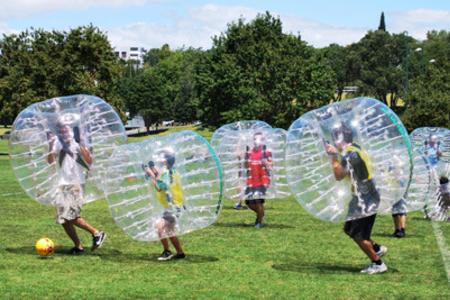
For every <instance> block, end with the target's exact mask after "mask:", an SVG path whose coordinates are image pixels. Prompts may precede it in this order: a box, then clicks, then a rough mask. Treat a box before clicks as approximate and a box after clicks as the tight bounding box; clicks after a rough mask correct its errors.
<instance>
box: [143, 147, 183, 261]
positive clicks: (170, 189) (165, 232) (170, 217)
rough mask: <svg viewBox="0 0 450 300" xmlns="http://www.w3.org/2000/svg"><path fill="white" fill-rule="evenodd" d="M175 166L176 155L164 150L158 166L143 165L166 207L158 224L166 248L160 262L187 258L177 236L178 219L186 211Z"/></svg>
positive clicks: (152, 164)
mask: <svg viewBox="0 0 450 300" xmlns="http://www.w3.org/2000/svg"><path fill="white" fill-rule="evenodd" d="M174 165H175V155H174V153H173V152H172V151H169V150H163V151H162V152H161V153H160V154H159V156H158V158H157V163H156V165H155V163H154V162H153V161H149V162H148V165H147V166H145V165H143V169H144V171H145V174H146V177H147V178H149V179H150V180H151V181H152V183H153V185H154V187H155V189H156V196H157V197H158V200H159V202H160V203H161V205H162V206H163V207H164V212H163V215H162V217H161V219H160V220H158V222H157V223H156V228H157V230H158V235H159V237H160V238H161V243H162V245H163V247H164V251H163V252H162V254H161V256H160V257H158V260H162V261H165V260H170V259H183V258H185V257H186V255H185V254H184V252H183V249H182V248H181V243H180V241H179V239H178V238H177V236H176V235H175V225H176V222H177V219H178V217H179V216H180V213H181V211H182V209H184V205H183V201H184V198H183V191H182V189H181V180H180V175H179V174H178V172H177V171H176V169H175V167H174ZM169 240H170V241H171V242H172V244H173V246H174V247H175V250H176V254H175V255H173V254H172V252H171V251H170V247H169Z"/></svg>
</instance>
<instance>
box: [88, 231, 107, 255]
mask: <svg viewBox="0 0 450 300" xmlns="http://www.w3.org/2000/svg"><path fill="white" fill-rule="evenodd" d="M105 239H106V233H104V232H103V231H99V232H98V233H97V234H96V235H94V236H93V237H92V248H91V251H94V250H95V249H97V248H100V247H101V246H102V244H103V242H104V241H105Z"/></svg>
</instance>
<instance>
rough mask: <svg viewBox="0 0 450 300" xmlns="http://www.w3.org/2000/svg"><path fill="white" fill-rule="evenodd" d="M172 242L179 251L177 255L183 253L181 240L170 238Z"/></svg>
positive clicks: (174, 237)
mask: <svg viewBox="0 0 450 300" xmlns="http://www.w3.org/2000/svg"><path fill="white" fill-rule="evenodd" d="M170 241H171V242H172V244H173V246H174V247H175V249H176V250H177V254H180V253H183V249H182V248H181V243H180V240H179V239H178V238H177V237H176V236H172V237H170Z"/></svg>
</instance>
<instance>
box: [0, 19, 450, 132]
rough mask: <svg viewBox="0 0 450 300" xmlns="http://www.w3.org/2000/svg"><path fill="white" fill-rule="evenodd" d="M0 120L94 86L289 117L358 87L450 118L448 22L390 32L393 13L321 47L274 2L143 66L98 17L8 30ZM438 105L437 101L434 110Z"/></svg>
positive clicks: (156, 52)
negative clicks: (285, 26) (276, 12)
mask: <svg viewBox="0 0 450 300" xmlns="http://www.w3.org/2000/svg"><path fill="white" fill-rule="evenodd" d="M0 48H1V49H2V55H1V56H0V121H1V122H2V123H3V124H10V123H11V122H12V121H13V119H14V117H15V116H16V115H17V113H18V112H19V111H20V110H21V109H23V108H24V107H26V106H27V105H29V104H30V103H32V102H35V101H40V100H42V99H47V98H50V97H54V96H58V95H67V94H73V93H88V94H95V95H98V96H100V97H102V98H104V99H106V100H107V101H109V102H110V103H112V104H113V105H114V106H115V107H116V108H117V109H118V110H119V111H120V112H123V111H125V110H126V111H129V112H130V114H131V115H137V114H139V115H142V116H143V117H144V120H145V122H146V125H147V127H149V126H150V125H152V124H155V123H158V122H160V121H162V120H164V119H174V120H176V121H178V122H191V121H194V120H201V121H202V122H203V123H204V124H206V125H210V126H214V127H216V126H219V125H221V124H224V123H227V122H232V121H235V120H238V119H260V120H264V121H267V122H269V123H271V124H273V125H274V126H277V127H285V128H286V127H287V126H289V124H290V123H291V122H292V121H293V120H294V119H295V118H297V117H298V116H299V115H301V114H302V113H304V112H306V111H308V110H311V109H314V108H317V107H319V106H322V105H325V104H327V103H329V102H330V101H339V100H342V99H343V98H345V97H348V96H349V95H347V94H346V93H345V90H344V88H345V87H346V86H357V87H358V91H357V92H356V93H353V94H352V96H358V95H367V96H372V97H375V98H377V99H379V100H381V101H383V102H385V103H386V104H388V105H389V106H391V108H393V109H394V110H395V111H396V112H397V113H399V114H400V115H401V117H402V119H403V120H404V121H405V123H406V124H407V126H408V127H409V128H410V129H412V128H415V127H420V126H445V127H449V126H450V120H449V118H450V108H449V103H450V82H449V80H448V78H449V75H450V74H449V73H450V33H449V32H447V31H441V32H435V31H431V32H430V33H429V34H428V36H427V39H426V40H425V41H422V42H419V41H417V40H415V39H413V38H411V37H410V36H408V35H407V34H406V33H401V34H390V33H389V32H388V31H386V28H385V23H384V18H383V17H382V19H381V20H380V26H379V28H378V30H375V31H369V32H368V33H367V34H366V35H365V36H364V37H363V38H362V39H361V40H360V41H358V42H357V43H354V44H351V45H348V46H345V47H344V46H339V45H335V44H332V45H330V46H329V47H326V48H322V49H315V48H313V47H311V46H309V45H308V44H307V43H306V42H304V41H303V40H302V39H301V36H300V35H293V34H286V33H283V30H282V23H281V21H280V19H279V18H276V17H273V16H272V15H270V14H269V13H266V14H262V15H258V16H257V17H256V18H255V19H254V20H252V21H250V22H244V20H242V19H240V20H237V21H236V22H233V23H231V24H229V25H228V28H227V30H226V31H225V32H223V33H222V34H220V35H219V36H215V37H214V38H213V46H212V47H211V49H209V50H202V49H192V48H188V49H177V50H171V49H170V48H169V46H168V45H164V46H163V47H161V48H157V49H151V50H150V51H149V52H148V53H147V54H146V56H145V59H144V67H143V68H137V62H136V61H128V62H123V61H121V60H119V59H118V58H116V57H115V56H114V54H113V49H112V47H111V45H110V44H109V42H108V40H107V37H106V35H105V34H104V33H102V32H101V31H99V30H98V29H97V28H95V27H94V26H92V25H90V26H86V27H80V28H77V29H73V30H71V31H69V32H56V31H53V32H46V31H43V30H34V29H31V30H30V31H25V32H23V33H21V34H19V35H9V36H4V37H3V39H2V40H1V41H0ZM437 112H438V113H437Z"/></svg>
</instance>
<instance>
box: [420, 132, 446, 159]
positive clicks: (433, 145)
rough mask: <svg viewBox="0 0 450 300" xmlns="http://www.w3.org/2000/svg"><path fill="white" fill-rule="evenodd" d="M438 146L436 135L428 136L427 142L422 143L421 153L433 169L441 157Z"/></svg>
mask: <svg viewBox="0 0 450 300" xmlns="http://www.w3.org/2000/svg"><path fill="white" fill-rule="evenodd" d="M440 144H441V143H440V142H439V141H438V137H437V136H436V135H430V138H429V139H428V141H425V143H424V147H423V153H424V154H425V156H426V157H427V159H428V162H429V163H430V165H431V166H432V167H435V166H436V165H437V164H438V163H439V159H440V157H441V156H442V151H441V149H440Z"/></svg>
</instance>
